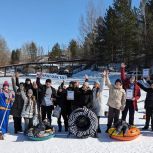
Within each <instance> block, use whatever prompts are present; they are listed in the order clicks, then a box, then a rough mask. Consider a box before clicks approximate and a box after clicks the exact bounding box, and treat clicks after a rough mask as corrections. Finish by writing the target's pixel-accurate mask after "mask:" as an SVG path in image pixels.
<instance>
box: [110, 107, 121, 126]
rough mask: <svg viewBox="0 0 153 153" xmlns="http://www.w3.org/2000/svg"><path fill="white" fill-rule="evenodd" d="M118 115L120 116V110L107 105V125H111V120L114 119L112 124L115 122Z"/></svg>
mask: <svg viewBox="0 0 153 153" xmlns="http://www.w3.org/2000/svg"><path fill="white" fill-rule="evenodd" d="M119 116H120V110H118V109H116V108H112V107H109V111H108V123H107V125H108V127H111V126H112V123H113V121H114V124H116V123H117V122H118V120H119Z"/></svg>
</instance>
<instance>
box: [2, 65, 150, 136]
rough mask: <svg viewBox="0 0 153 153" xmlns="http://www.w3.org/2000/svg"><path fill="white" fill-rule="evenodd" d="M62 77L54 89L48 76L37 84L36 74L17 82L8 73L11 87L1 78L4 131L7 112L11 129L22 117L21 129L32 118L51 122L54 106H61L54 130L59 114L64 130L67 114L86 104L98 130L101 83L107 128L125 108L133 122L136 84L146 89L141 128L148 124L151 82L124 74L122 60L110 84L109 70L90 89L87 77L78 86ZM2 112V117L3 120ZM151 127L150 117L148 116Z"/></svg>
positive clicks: (32, 121)
mask: <svg viewBox="0 0 153 153" xmlns="http://www.w3.org/2000/svg"><path fill="white" fill-rule="evenodd" d="M64 83H65V82H64V81H63V82H62V83H61V85H60V86H59V87H58V89H57V91H56V89H55V88H53V87H52V81H51V79H47V80H46V82H45V84H44V85H43V84H41V75H37V78H36V81H35V82H33V83H32V82H31V80H30V79H29V78H27V79H26V80H25V82H19V75H18V73H16V75H15V76H14V77H12V86H13V91H14V92H12V91H11V90H9V84H8V82H7V81H5V82H4V84H3V88H2V89H1V91H0V123H2V122H3V124H2V127H1V130H2V133H3V134H5V133H6V132H7V128H8V118H9V114H11V115H12V116H13V120H14V132H15V133H18V132H22V131H23V128H22V118H24V125H25V126H24V133H25V134H27V132H28V130H29V129H30V128H31V127H33V126H34V125H35V122H36V120H38V122H41V121H43V120H45V119H46V118H47V119H48V120H49V123H50V125H51V124H52V113H53V111H54V109H55V107H57V106H59V107H60V108H61V112H60V115H59V117H58V119H57V123H58V131H59V132H61V131H62V122H61V117H62V118H63V120H64V126H65V131H68V118H69V116H70V114H71V113H72V112H73V111H74V110H75V109H77V108H80V107H81V108H82V107H87V108H88V109H90V110H92V111H93V112H94V113H95V114H96V115H97V118H98V129H97V133H100V132H101V129H100V123H99V121H100V117H101V116H102V115H103V104H102V92H103V90H104V84H105V85H107V86H108V88H109V98H108V103H107V105H108V107H109V110H108V123H107V129H106V133H107V132H108V130H109V129H110V128H111V127H112V125H115V124H117V122H118V121H119V116H120V113H121V112H122V120H123V121H126V117H127V113H128V111H129V125H131V126H133V125H134V114H135V111H137V110H138V107H137V101H138V99H139V98H140V96H141V93H140V88H142V89H143V90H144V91H146V92H147V96H146V100H145V109H146V124H145V126H144V128H143V129H148V128H149V121H150V118H151V119H152V116H153V115H152V114H153V82H152V81H150V80H149V81H148V83H149V84H150V87H149V88H146V87H145V86H143V85H142V84H141V83H139V82H138V81H137V80H136V77H135V76H130V77H128V78H126V75H125V64H121V78H120V79H117V80H116V81H115V84H112V83H111V82H110V79H109V72H108V71H107V70H106V71H104V72H103V74H102V77H101V80H100V82H99V81H98V80H97V81H95V82H94V86H93V88H92V89H91V88H90V86H89V82H88V78H86V79H85V81H84V83H83V85H82V86H81V87H80V85H79V82H77V81H71V82H70V83H69V86H68V87H66V86H65V84H64ZM4 112H7V113H6V114H5V118H4V120H3V116H4ZM152 130H153V119H152Z"/></svg>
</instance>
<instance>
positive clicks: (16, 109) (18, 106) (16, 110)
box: [10, 92, 24, 117]
mask: <svg viewBox="0 0 153 153" xmlns="http://www.w3.org/2000/svg"><path fill="white" fill-rule="evenodd" d="M23 105H24V100H23V98H22V96H21V93H20V92H17V93H15V101H14V103H13V106H12V108H11V112H10V113H11V115H13V117H21V113H22V109H23Z"/></svg>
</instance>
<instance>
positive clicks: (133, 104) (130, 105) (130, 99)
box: [121, 63, 141, 125]
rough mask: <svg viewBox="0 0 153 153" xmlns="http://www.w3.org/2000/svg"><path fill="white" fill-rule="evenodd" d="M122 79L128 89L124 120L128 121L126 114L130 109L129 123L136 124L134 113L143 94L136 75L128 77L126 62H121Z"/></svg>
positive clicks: (123, 113)
mask: <svg viewBox="0 0 153 153" xmlns="http://www.w3.org/2000/svg"><path fill="white" fill-rule="evenodd" d="M121 80H122V82H123V88H124V89H125V91H126V105H125V109H124V111H123V112H122V120H124V121H126V116H127V113H128V111H129V124H130V125H134V113H135V110H136V111H138V107H137V101H138V99H139V98H140V96H141V93H140V87H139V86H138V85H137V83H136V78H135V76H130V78H126V75H125V64H124V63H122V64H121Z"/></svg>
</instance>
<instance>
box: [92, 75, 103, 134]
mask: <svg viewBox="0 0 153 153" xmlns="http://www.w3.org/2000/svg"><path fill="white" fill-rule="evenodd" d="M104 79H105V78H104V77H103V76H102V79H101V81H100V82H99V81H98V80H97V81H95V83H94V86H93V89H92V93H93V106H92V111H93V112H94V113H95V114H96V115H97V117H98V129H97V132H98V133H101V129H100V123H99V122H100V117H101V116H102V115H103V103H102V92H103V89H104V82H105V80H104Z"/></svg>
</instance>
